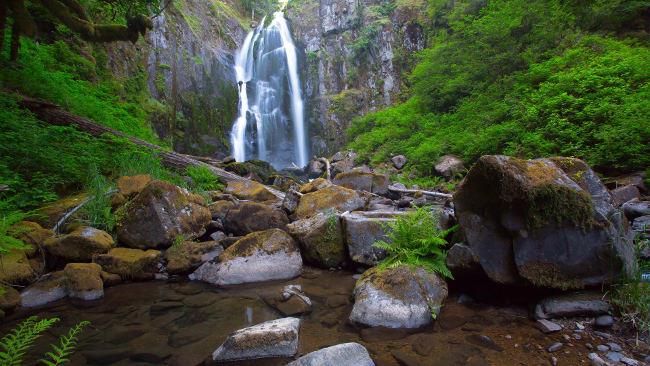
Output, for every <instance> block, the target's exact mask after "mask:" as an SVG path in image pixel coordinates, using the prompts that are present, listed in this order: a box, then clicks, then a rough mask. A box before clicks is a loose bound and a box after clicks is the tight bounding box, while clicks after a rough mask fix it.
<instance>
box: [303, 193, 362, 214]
mask: <svg viewBox="0 0 650 366" xmlns="http://www.w3.org/2000/svg"><path fill="white" fill-rule="evenodd" d="M367 204H368V199H367V197H363V196H361V195H360V194H359V193H357V192H356V191H354V190H352V189H348V188H345V187H341V186H336V185H333V186H331V187H327V188H323V189H320V190H318V191H316V192H312V193H307V194H305V195H303V196H302V197H301V198H300V202H299V203H298V207H297V208H296V217H297V218H298V219H304V218H307V217H311V216H314V215H316V214H317V213H319V212H329V211H332V210H334V211H339V212H345V211H354V210H359V209H362V208H364V207H365V206H366V205H367Z"/></svg>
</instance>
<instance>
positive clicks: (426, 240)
mask: <svg viewBox="0 0 650 366" xmlns="http://www.w3.org/2000/svg"><path fill="white" fill-rule="evenodd" d="M454 230H455V228H452V229H449V230H440V229H438V220H437V218H436V216H435V215H434V214H433V212H431V209H430V208H429V207H421V208H418V209H417V210H415V211H411V212H407V213H405V214H403V215H399V216H398V217H397V219H396V220H395V221H394V222H392V223H389V224H388V225H387V227H386V231H387V234H386V236H387V237H388V241H387V242H386V241H378V242H376V243H375V244H374V246H376V247H377V248H380V249H384V250H386V252H387V256H386V258H385V259H384V260H383V261H382V262H380V263H379V267H380V268H392V267H397V266H400V265H408V266H417V267H423V268H425V269H427V270H429V271H431V272H435V273H438V274H440V275H442V276H444V277H448V278H452V275H451V272H450V271H449V269H448V268H447V265H446V264H445V258H446V256H447V252H446V250H445V249H444V248H445V246H446V245H447V241H446V240H445V237H446V236H447V235H448V234H449V233H451V232H452V231H454Z"/></svg>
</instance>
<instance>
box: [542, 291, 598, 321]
mask: <svg viewBox="0 0 650 366" xmlns="http://www.w3.org/2000/svg"><path fill="white" fill-rule="evenodd" d="M610 310H611V307H610V306H609V303H608V302H607V301H605V300H603V299H602V295H601V294H599V293H592V292H583V293H569V294H565V295H559V296H553V297H548V298H546V299H544V300H542V301H540V302H539V303H538V304H537V305H536V306H535V318H537V319H553V318H564V317H573V316H595V315H596V316H597V315H601V314H607V313H609V311H610Z"/></svg>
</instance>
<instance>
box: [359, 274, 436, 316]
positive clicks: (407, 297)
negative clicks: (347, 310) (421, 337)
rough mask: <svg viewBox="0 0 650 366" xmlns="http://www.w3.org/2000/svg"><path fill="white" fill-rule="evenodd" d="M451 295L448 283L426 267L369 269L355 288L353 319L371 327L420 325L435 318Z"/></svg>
mask: <svg viewBox="0 0 650 366" xmlns="http://www.w3.org/2000/svg"><path fill="white" fill-rule="evenodd" d="M446 297H447V284H446V283H445V281H444V280H443V279H442V278H440V277H439V276H438V275H437V274H435V273H431V272H428V271H426V270H425V269H424V268H420V267H418V268H411V267H408V266H404V265H403V266H399V267H395V268H388V269H383V270H382V269H379V268H377V267H375V268H372V269H370V270H368V271H366V272H365V273H364V274H363V276H362V277H361V278H360V279H359V281H357V285H356V287H355V288H354V299H355V301H354V307H353V308H352V313H351V314H350V320H351V321H353V322H357V323H361V324H365V325H368V326H371V327H376V326H383V327H387V328H419V327H421V326H424V325H427V324H429V323H430V322H431V320H432V319H433V318H432V314H438V313H439V312H440V306H441V304H442V302H443V301H444V300H445V298H446Z"/></svg>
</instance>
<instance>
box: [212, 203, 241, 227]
mask: <svg viewBox="0 0 650 366" xmlns="http://www.w3.org/2000/svg"><path fill="white" fill-rule="evenodd" d="M236 205H237V204H236V203H235V202H233V201H230V200H219V201H215V202H212V203H211V204H210V205H209V206H208V209H209V210H210V216H212V220H220V221H221V222H223V221H224V220H225V219H226V215H228V211H230V210H231V209H233V208H234V207H235V206H236Z"/></svg>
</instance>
